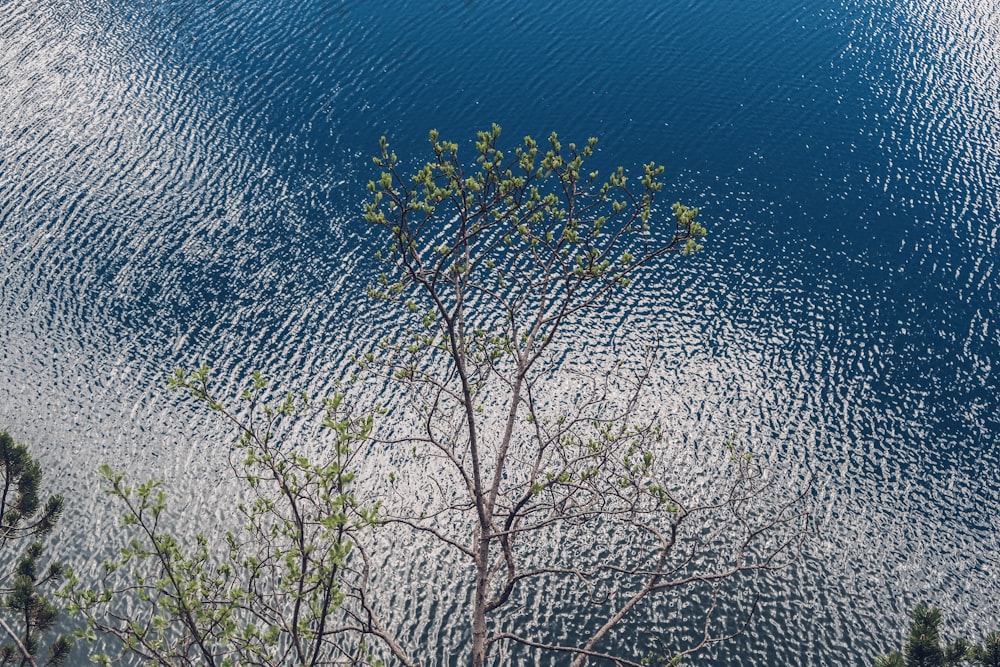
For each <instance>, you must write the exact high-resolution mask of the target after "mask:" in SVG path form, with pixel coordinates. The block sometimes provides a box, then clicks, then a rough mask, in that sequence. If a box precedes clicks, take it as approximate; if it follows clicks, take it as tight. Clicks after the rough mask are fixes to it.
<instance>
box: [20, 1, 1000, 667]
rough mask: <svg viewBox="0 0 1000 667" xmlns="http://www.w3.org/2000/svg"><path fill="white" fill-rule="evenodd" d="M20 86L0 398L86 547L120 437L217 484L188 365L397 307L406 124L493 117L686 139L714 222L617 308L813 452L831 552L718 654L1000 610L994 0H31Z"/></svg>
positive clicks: (858, 647) (312, 353)
mask: <svg viewBox="0 0 1000 667" xmlns="http://www.w3.org/2000/svg"><path fill="white" fill-rule="evenodd" d="M0 100H2V108H3V109H4V112H3V114H2V116H0V264H2V269H3V270H2V272H0V327H2V328H0V331H2V333H3V343H2V345H0V427H3V428H6V429H7V430H9V431H10V432H11V433H12V434H14V435H15V437H16V438H17V439H18V440H20V441H22V442H26V443H28V444H30V445H31V446H32V447H33V449H34V450H35V451H37V452H39V454H40V457H41V458H42V460H43V462H44V464H45V466H46V470H47V471H48V478H49V479H50V480H51V481H52V484H53V485H54V486H56V487H57V488H58V489H60V490H62V491H63V492H64V493H65V494H67V496H69V497H70V498H71V502H72V507H71V518H72V519H73V520H72V521H66V522H65V523H66V525H65V526H64V528H63V530H62V532H61V533H60V535H59V536H58V539H57V540H56V545H55V546H56V547H58V548H59V549H61V550H62V551H63V552H64V553H66V554H69V555H67V559H68V560H70V561H71V562H72V563H73V564H74V565H75V566H76V567H77V568H85V567H87V555H86V554H87V553H88V552H89V551H91V550H92V549H94V548H96V547H99V546H100V544H101V540H100V538H99V537H98V536H99V535H100V534H101V530H102V528H104V527H106V526H107V525H109V524H110V523H112V522H113V521H114V517H113V516H111V515H109V513H108V512H107V511H106V509H107V508H105V507H103V506H102V502H103V500H102V499H101V498H100V497H98V496H97V495H96V494H95V491H96V489H97V487H98V482H97V479H96V474H95V473H94V470H95V469H96V466H97V465H98V464H99V463H101V462H104V461H109V462H112V463H115V464H117V465H120V466H124V467H127V468H128V469H130V470H132V471H135V472H137V473H140V472H148V471H150V470H152V471H155V473H156V474H159V475H163V476H166V477H167V479H168V481H169V483H170V484H171V486H172V488H174V489H177V493H178V494H180V495H181V497H190V498H191V501H190V503H189V504H188V505H187V507H188V510H187V511H188V513H189V514H190V515H191V517H192V518H197V519H198V520H199V521H203V520H204V519H205V517H201V516H198V514H199V513H200V512H203V511H205V510H203V509H201V508H202V507H220V505H221V504H220V503H218V502H216V503H213V502H212V499H213V498H218V497H219V496H217V495H215V494H217V493H218V492H217V491H216V487H217V485H218V484H219V483H220V481H221V480H222V479H224V474H225V473H224V463H223V461H224V452H225V449H226V446H227V443H228V436H227V434H226V433H225V431H224V430H222V429H220V428H219V425H217V424H215V423H214V422H211V421H210V420H209V421H205V420H204V418H203V417H202V416H201V415H200V414H199V413H197V412H192V411H191V410H189V408H188V407H186V406H184V405H178V404H177V403H176V401H175V400H174V398H173V397H169V396H165V394H164V385H165V380H164V378H165V376H166V374H167V373H168V372H169V371H170V370H171V369H172V368H174V367H176V366H178V365H185V364H192V363H197V362H200V361H201V360H208V361H210V362H212V363H213V365H215V366H216V367H217V368H219V369H220V372H221V373H222V375H223V377H224V378H226V379H229V380H233V381H235V380H236V379H237V378H241V377H243V376H244V375H245V374H246V373H247V372H248V371H249V369H251V368H257V367H260V368H265V369H267V370H269V371H270V372H271V373H273V374H275V375H279V376H281V377H283V378H285V379H286V380H287V381H288V382H289V383H290V384H293V385H298V386H307V387H309V388H311V389H312V390H314V391H316V392H322V391H323V390H324V389H329V388H330V387H331V386H332V384H333V382H334V381H335V380H336V379H337V378H338V377H340V376H341V375H342V374H343V372H344V368H345V367H346V366H347V364H348V359H349V357H350V355H351V354H352V353H353V352H355V351H357V350H359V349H365V348H366V347H367V346H368V344H369V338H368V336H367V335H365V336H359V332H363V333H371V334H372V335H373V336H375V335H377V334H378V333H379V332H380V331H390V330H391V329H390V325H389V323H388V322H387V321H386V320H385V317H386V315H385V314H384V313H382V312H380V311H378V310H376V309H374V308H373V307H372V306H371V305H370V304H368V303H366V302H365V300H364V299H363V297H362V293H361V290H360V289H359V288H360V287H361V286H363V285H365V284H367V282H368V280H369V278H370V276H371V275H372V272H373V271H374V270H375V267H374V265H373V264H372V262H371V258H370V253H371V249H372V241H373V239H372V238H371V233H370V231H369V230H368V229H366V228H365V226H364V225H363V223H362V222H361V221H360V216H359V210H360V202H361V201H362V199H363V195H364V191H363V187H362V184H363V183H365V182H366V181H367V179H368V178H369V177H370V175H371V168H370V166H369V164H370V163H369V162H368V159H367V156H369V155H370V154H371V153H372V151H373V149H374V147H375V146H376V145H377V140H378V137H379V135H381V134H386V135H389V136H390V137H391V138H392V140H393V143H394V146H395V147H396V150H397V151H398V152H399V153H400V155H402V156H406V155H411V154H414V153H415V152H416V151H420V150H423V147H424V141H425V139H424V138H425V137H426V132H427V130H428V129H430V128H431V127H437V128H438V129H439V130H441V132H442V135H443V136H445V137H446V138H453V139H455V140H462V139H463V138H464V137H469V136H471V135H472V133H473V132H474V131H475V130H477V129H482V128H483V127H485V126H488V125H489V124H490V123H491V122H499V123H500V124H502V125H503V126H504V130H505V135H506V136H508V137H509V138H511V139H513V138H516V137H519V136H521V135H523V134H525V133H532V134H542V135H544V134H547V133H548V132H549V131H551V130H557V131H559V132H560V134H561V135H562V136H564V137H567V138H583V137H586V136H589V135H597V136H599V137H600V138H601V147H602V149H601V153H600V155H599V156H598V162H600V163H601V165H603V166H608V165H611V164H617V163H622V164H625V165H626V166H627V167H634V166H635V165H638V164H640V163H642V162H644V161H649V160H651V159H655V160H657V161H660V162H663V163H665V164H666V165H668V168H669V175H670V177H671V185H670V187H671V192H670V193H669V195H668V196H669V198H670V199H680V200H682V201H685V202H687V203H690V204H693V205H698V206H700V207H701V208H702V212H703V213H702V216H703V218H704V220H705V222H706V224H708V226H709V229H710V232H711V236H710V243H709V244H708V245H707V249H706V252H704V253H703V254H701V255H699V256H697V257H695V258H694V259H692V260H689V261H684V262H680V263H674V264H671V265H670V266H669V271H666V272H664V273H663V274H661V275H660V276H658V277H657V278H656V279H654V280H651V281H648V282H647V283H646V284H645V285H644V286H643V289H642V290H641V291H638V292H635V293H634V294H632V296H631V297H630V300H629V301H628V302H626V303H622V304H620V306H619V307H618V308H617V309H612V310H611V311H609V312H607V313H606V314H605V318H604V319H602V320H600V321H597V322H594V323H593V326H594V328H595V332H594V338H595V339H597V340H600V339H601V336H602V333H601V332H602V327H603V331H605V332H608V331H610V329H611V328H613V327H618V326H621V327H624V329H625V330H633V329H634V330H636V331H642V332H650V331H654V332H659V333H662V334H665V337H666V339H667V340H671V341H674V342H673V343H672V344H671V345H670V346H669V348H668V352H669V354H667V355H666V356H665V358H664V360H663V371H662V373H661V376H660V377H659V378H658V379H657V390H658V391H660V392H661V394H662V396H663V406H664V407H663V415H664V417H665V418H666V419H667V421H668V426H669V427H670V428H672V429H673V430H674V432H675V433H677V434H682V435H683V437H685V438H690V439H691V440H692V441H697V442H703V443H704V442H709V443H711V442H719V441H720V440H721V438H722V437H724V435H725V434H728V433H730V432H732V431H734V430H736V431H738V432H740V433H742V434H743V437H744V438H745V439H746V440H747V441H749V442H750V443H751V444H753V445H754V447H755V448H756V449H758V450H761V451H764V452H767V453H768V454H769V455H771V456H774V457H775V458H776V459H777V460H778V461H779V462H784V467H785V470H784V472H785V473H786V474H788V475H790V476H791V477H793V478H795V477H801V476H803V475H805V474H807V471H812V472H814V473H815V474H816V475H817V479H818V480H819V482H818V484H819V487H820V495H821V497H822V498H823V499H824V504H823V506H822V511H821V516H820V519H821V534H820V536H819V538H818V539H817V540H816V541H815V542H814V543H813V545H812V547H811V549H810V552H809V554H808V556H807V558H806V560H805V561H804V562H803V564H802V566H801V567H799V568H798V569H797V570H796V571H795V572H793V573H790V574H788V576H787V577H786V578H785V579H784V580H782V581H781V582H780V585H779V586H778V587H777V588H776V589H775V590H769V591H767V598H766V600H765V608H764V611H763V614H762V616H761V618H760V620H759V621H758V622H757V623H756V624H755V625H754V627H753V630H752V632H750V633H749V634H748V635H746V636H744V637H742V638H740V639H739V640H738V641H734V642H731V643H729V644H726V645H723V646H720V647H718V648H717V649H715V650H713V651H712V652H709V653H707V654H706V655H704V656H702V658H701V661H702V663H704V664H717V665H737V664H745V665H759V664H811V665H844V664H856V665H860V664H867V662H868V660H869V659H870V656H871V655H872V654H873V653H875V652H877V651H880V650H884V649H885V648H887V647H889V646H890V645H894V644H898V642H899V640H900V634H901V628H902V626H903V624H904V622H905V616H906V613H907V610H908V609H909V608H910V607H911V606H912V605H913V604H914V603H916V602H918V601H920V600H925V599H929V600H933V601H937V602H939V603H940V604H941V605H942V606H943V607H944V609H945V613H946V619H948V621H947V622H948V623H949V624H950V626H951V627H952V628H954V630H955V631H956V632H966V633H968V634H969V635H971V636H979V635H980V634H981V633H983V632H984V631H985V630H987V629H993V628H996V627H1000V612H998V610H997V608H996V606H995V600H996V594H997V591H998V590H1000V581H998V577H1000V574H998V573H1000V567H998V565H1000V564H998V556H997V554H998V538H997V535H998V531H1000V518H998V516H1000V514H998V509H1000V487H998V483H997V479H998V474H1000V447H998V444H997V438H998V434H1000V418H998V414H1000V410H998V408H1000V405H998V398H997V396H998V387H997V378H996V374H995V367H996V365H997V364H998V363H1000V334H998V325H1000V323H998V321H997V312H998V311H997V303H998V299H1000V294H998V292H997V288H998V285H997V280H998V269H997V266H996V262H997V257H998V247H997V243H998V233H1000V232H998V227H1000V225H998V222H1000V194H998V193H1000V176H998V175H1000V6H998V5H996V4H995V3H990V2H980V1H974V0H895V1H893V0H878V1H875V0H873V1H871V2H865V1H862V0H854V1H851V0H839V2H834V3H827V2H819V1H818V0H801V1H798V2H790V1H787V0H776V1H774V2H769V3H756V4H755V3H733V2H725V1H724V0H711V1H708V2H678V3H674V2H660V1H654V0H639V1H637V2H632V3H627V4H625V3H622V4H621V5H620V6H619V5H617V4H615V3H612V4H609V3H606V2H604V3H601V2H594V1H592V0H582V1H581V0H578V1H577V2H573V3H570V2H565V1H562V0H557V1H553V2H549V3H545V4H544V5H543V4H542V3H531V4H525V3H514V2H507V1H501V2H495V3H478V2H473V1H466V2H456V1H455V0H445V1H443V2H437V1H436V2H433V3H404V2H394V1H389V2H381V3H377V4H376V3H369V2H362V1H361V0H355V1H348V0H340V1H338V0H325V1H309V0H280V1H276V2H275V1H272V2H259V1H256V0H241V1H216V2H195V1H194V0H173V1H167V0H136V1H133V2H127V3H123V2H110V1H101V0H32V1H29V0H0ZM678 290H680V291H681V298H677V297H676V296H675V295H676V294H677V293H678ZM680 396H683V397H684V400H683V401H681V400H678V397H680ZM215 512H216V513H217V514H219V515H220V517H221V515H223V514H224V510H223V509H221V507H220V509H217V510H215ZM415 595H416V594H415ZM407 600H408V601H407ZM402 603H403V604H411V605H413V606H414V608H415V609H418V610H422V609H425V608H429V607H431V606H433V605H434V604H436V603H435V602H434V601H433V600H426V599H418V597H413V598H407V599H403V600H402ZM431 611H432V612H434V613H430V614H426V616H427V617H429V618H430V617H436V620H435V621H434V622H433V623H430V624H429V625H426V626H419V625H418V627H415V628H414V632H415V633H417V635H416V636H420V637H425V638H426V641H427V642H428V644H429V645H434V646H440V647H446V646H449V645H454V644H455V643H456V642H458V641H460V636H459V635H457V634H456V632H457V631H456V630H455V628H453V627H452V626H450V625H449V624H448V623H443V624H441V617H442V614H441V613H437V612H438V611H440V610H437V609H432V610H431ZM446 611H447V610H446ZM538 618H542V619H544V618H546V616H545V614H544V610H541V611H540V613H539V615H538ZM456 637H458V639H456ZM443 650H444V649H442V651H443ZM442 655H447V653H442Z"/></svg>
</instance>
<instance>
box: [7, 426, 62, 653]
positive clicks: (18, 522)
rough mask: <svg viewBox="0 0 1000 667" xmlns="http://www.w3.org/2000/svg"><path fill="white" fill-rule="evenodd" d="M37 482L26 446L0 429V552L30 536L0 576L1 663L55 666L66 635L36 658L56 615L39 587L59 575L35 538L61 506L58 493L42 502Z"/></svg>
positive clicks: (35, 466) (37, 469)
mask: <svg viewBox="0 0 1000 667" xmlns="http://www.w3.org/2000/svg"><path fill="white" fill-rule="evenodd" d="M41 482H42V469H41V466H40V465H39V464H38V462H37V461H35V460H34V459H33V458H32V457H31V454H30V453H29V452H28V448H27V447H25V446H24V445H19V444H17V443H15V442H14V440H13V438H11V437H10V435H8V434H7V433H6V432H0V486H2V489H0V554H2V553H5V550H6V549H7V548H8V546H13V545H15V544H20V543H21V542H23V541H25V540H28V539H31V538H34V539H32V541H31V542H30V544H29V545H28V547H27V549H26V550H25V551H24V553H23V554H22V555H21V557H20V558H19V559H17V561H16V562H15V563H14V567H13V569H12V570H11V571H10V572H4V573H3V575H2V576H0V610H2V611H3V612H6V613H4V614H3V616H2V617H0V628H2V631H3V632H4V633H6V635H7V638H8V641H7V642H6V643H4V644H3V645H0V666H6V665H19V666H21V667H26V666H28V665H31V666H33V667H34V666H37V665H39V664H44V665H58V664H62V663H63V662H65V661H66V659H67V658H68V657H69V650H70V646H71V642H70V639H69V638H68V637H58V638H57V639H55V640H54V641H53V642H52V644H51V645H50V646H49V650H48V652H47V654H46V657H45V660H44V662H42V663H40V662H39V661H38V657H39V652H40V649H41V638H42V636H43V635H44V634H45V633H47V632H48V631H49V630H51V629H52V628H53V627H54V626H55V624H56V620H57V619H58V617H59V608H58V607H57V606H56V605H55V604H54V603H53V602H52V601H51V600H50V599H49V598H48V597H46V596H45V595H44V594H43V593H42V592H41V589H42V588H44V587H46V586H47V585H50V584H54V583H56V582H58V581H59V580H60V579H61V578H62V576H63V567H62V566H61V565H60V564H58V563H52V564H50V565H49V566H48V568H47V569H45V568H43V567H42V566H41V559H42V554H43V553H44V550H45V549H44V545H43V544H42V542H41V541H40V540H39V539H38V538H41V537H44V536H45V535H47V534H48V533H49V532H51V531H52V529H53V528H54V527H55V525H56V521H58V519H59V516H60V514H62V510H63V499H62V497H61V496H59V495H53V496H50V497H49V498H48V500H46V501H45V503H44V505H43V504H42V503H41V501H40V499H39V495H38V494H39V487H40V486H41ZM4 617H6V618H4ZM7 619H10V622H8V620H7Z"/></svg>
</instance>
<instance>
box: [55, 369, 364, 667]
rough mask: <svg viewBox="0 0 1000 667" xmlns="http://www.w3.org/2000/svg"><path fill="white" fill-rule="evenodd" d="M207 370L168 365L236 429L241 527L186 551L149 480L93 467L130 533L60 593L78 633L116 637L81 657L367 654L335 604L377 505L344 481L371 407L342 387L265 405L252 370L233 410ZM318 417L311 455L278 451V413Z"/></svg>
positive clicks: (175, 661)
mask: <svg viewBox="0 0 1000 667" xmlns="http://www.w3.org/2000/svg"><path fill="white" fill-rule="evenodd" d="M209 376H210V372H209V368H208V367H207V366H202V367H201V368H199V369H197V370H194V371H192V372H184V371H178V372H177V373H176V374H175V375H174V376H173V377H172V378H171V379H170V386H171V388H173V389H175V390H181V391H185V392H187V393H189V394H190V395H191V396H192V397H193V398H194V399H196V400H197V401H199V402H202V403H204V404H205V405H207V406H208V407H209V408H210V409H212V410H214V411H216V412H219V413H221V414H223V415H224V416H225V417H226V418H228V419H229V420H230V421H232V422H233V424H234V425H235V426H236V427H237V429H238V431H239V432H240V437H239V441H238V445H237V447H236V448H235V449H234V453H233V458H232V466H233V472H234V474H235V475H236V476H237V478H238V479H240V480H242V482H243V483H244V484H243V490H244V491H246V492H248V495H249V498H248V499H247V500H246V501H245V502H241V503H239V504H238V505H237V507H236V510H237V511H238V513H239V515H240V516H241V518H242V521H243V526H242V528H241V529H240V530H236V531H230V532H227V533H226V534H225V539H224V541H223V543H222V544H219V543H218V540H216V541H214V542H213V541H212V539H211V538H210V536H207V535H203V534H198V535H196V536H195V538H194V544H193V545H191V546H187V547H185V546H184V545H183V544H182V541H181V539H179V538H178V537H176V536H175V535H173V534H172V533H171V532H169V531H168V530H167V529H166V528H165V527H164V524H165V523H167V520H168V517H167V516H166V513H167V511H168V507H169V505H168V498H167V494H166V492H165V491H164V490H163V488H162V485H161V482H160V481H158V480H149V481H146V482H143V483H140V484H137V485H134V486H133V485H131V484H128V483H127V481H126V479H125V475H124V474H122V473H120V472H116V471H114V470H112V469H111V468H110V467H109V466H102V467H101V474H102V475H103V476H104V478H105V481H106V483H107V493H108V494H110V495H111V496H112V497H113V498H114V499H115V500H117V501H118V503H119V505H120V506H122V507H123V508H124V510H125V516H124V521H123V525H124V527H125V529H126V530H128V531H130V532H131V533H132V537H131V538H130V539H129V540H128V542H127V544H126V545H125V546H124V547H122V548H121V550H120V552H119V555H118V556H117V557H115V558H112V559H110V560H108V561H106V562H105V564H104V568H105V576H104V578H103V579H102V580H101V581H100V582H84V581H81V580H79V579H78V578H76V577H72V578H71V580H70V582H69V585H68V586H67V588H66V591H65V596H66V598H67V601H68V604H69V609H70V611H71V612H73V613H74V614H78V615H82V616H83V617H84V618H85V619H86V621H87V630H86V631H85V632H83V633H82V634H83V636H84V637H86V638H88V639H91V640H94V639H96V638H97V637H98V636H104V637H107V636H110V637H115V638H117V639H118V640H119V646H120V649H119V652H118V653H117V655H111V654H99V655H96V656H94V658H93V660H94V661H96V662H99V663H100V664H105V665H110V664H112V663H114V662H116V661H118V660H120V659H123V658H125V657H127V656H130V655H131V656H132V657H136V656H137V657H139V658H140V659H141V660H142V661H144V662H146V663H149V664H156V665H275V666H276V665H290V664H294V665H318V664H336V663H341V662H343V663H345V664H362V663H366V662H368V658H369V652H368V650H367V648H366V647H365V646H364V644H363V643H359V642H358V641H357V636H358V635H359V634H360V633H361V631H362V630H364V629H365V625H364V623H365V622H364V619H363V618H361V617H359V616H356V612H357V611H358V610H357V609H356V608H355V607H351V606H350V605H349V604H345V603H346V602H348V601H349V599H350V598H351V596H352V595H353V588H352V587H353V584H352V583H351V582H353V581H354V580H355V579H357V578H359V577H364V576H366V573H365V572H362V571H359V570H358V569H357V567H356V565H355V564H354V562H353V558H352V556H353V547H354V545H355V541H356V540H355V538H356V535H357V533H358V532H359V531H363V530H365V529H367V528H369V527H371V526H373V525H374V524H375V523H377V508H375V507H364V506H362V505H360V504H359V503H358V501H357V500H356V498H355V497H354V495H353V492H352V488H351V487H352V481H353V479H354V473H353V472H351V467H352V466H351V461H352V459H351V457H352V452H351V446H352V444H353V443H355V442H357V441H359V440H363V439H364V438H366V437H367V435H368V433H369V431H370V429H371V423H372V422H371V417H370V416H367V417H362V418H360V419H355V418H354V417H352V416H351V415H350V414H349V413H348V412H347V411H345V410H344V409H343V406H342V404H341V399H342V397H340V396H335V397H333V398H331V399H328V400H324V401H318V402H314V401H311V400H310V399H309V397H308V396H306V395H298V396H296V395H293V394H286V395H285V396H284V397H282V398H281V399H279V400H277V401H275V402H273V403H263V402H262V395H263V392H264V390H265V388H266V387H267V385H268V380H267V379H266V378H265V377H264V376H263V375H262V374H260V373H255V374H254V376H253V378H252V380H251V386H250V387H249V388H248V389H247V390H246V391H245V392H244V393H243V396H242V398H243V411H242V412H241V413H239V414H237V413H236V412H233V411H230V410H229V409H227V408H226V407H225V406H224V405H223V403H222V402H221V401H220V400H219V399H218V398H216V397H215V396H214V395H213V394H212V393H211V391H210V377H209ZM316 415H318V417H319V420H320V422H321V424H322V428H323V429H324V430H325V431H327V432H329V433H330V434H332V437H329V438H327V439H326V444H327V447H328V449H327V453H328V454H329V458H327V459H326V460H324V461H323V462H322V463H317V462H315V461H313V460H311V459H310V458H309V457H307V456H305V455H304V454H302V453H300V452H297V451H295V450H294V449H284V448H282V447H281V435H282V433H284V432H285V430H286V428H287V427H288V426H289V423H290V422H296V421H299V420H302V419H306V418H311V417H313V416H316ZM362 569H363V564H362ZM95 583H96V584H97V585H96V586H95V585H94V584H95ZM123 603H127V605H128V608H126V607H125V606H123ZM360 612H363V609H362V610H360ZM360 612H359V613H360Z"/></svg>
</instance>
